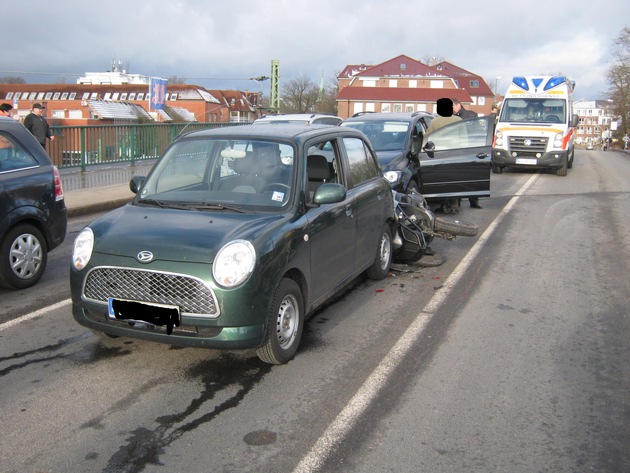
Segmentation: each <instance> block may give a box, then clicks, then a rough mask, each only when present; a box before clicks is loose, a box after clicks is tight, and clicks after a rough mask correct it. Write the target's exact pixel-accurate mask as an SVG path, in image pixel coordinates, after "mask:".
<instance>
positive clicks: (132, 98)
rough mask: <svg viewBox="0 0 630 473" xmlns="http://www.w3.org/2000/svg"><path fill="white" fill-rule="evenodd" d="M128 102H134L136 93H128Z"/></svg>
mask: <svg viewBox="0 0 630 473" xmlns="http://www.w3.org/2000/svg"><path fill="white" fill-rule="evenodd" d="M129 100H136V93H135V92H130V93H129Z"/></svg>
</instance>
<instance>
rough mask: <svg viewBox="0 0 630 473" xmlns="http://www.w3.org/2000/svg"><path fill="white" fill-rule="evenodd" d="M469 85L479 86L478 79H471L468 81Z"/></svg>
mask: <svg viewBox="0 0 630 473" xmlns="http://www.w3.org/2000/svg"><path fill="white" fill-rule="evenodd" d="M470 87H475V88H478V87H479V81H478V80H471V81H470Z"/></svg>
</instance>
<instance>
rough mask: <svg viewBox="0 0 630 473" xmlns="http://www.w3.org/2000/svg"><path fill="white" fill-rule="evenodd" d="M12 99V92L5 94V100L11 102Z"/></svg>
mask: <svg viewBox="0 0 630 473" xmlns="http://www.w3.org/2000/svg"><path fill="white" fill-rule="evenodd" d="M12 98H13V92H9V93H7V96H6V98H5V100H11V99H12Z"/></svg>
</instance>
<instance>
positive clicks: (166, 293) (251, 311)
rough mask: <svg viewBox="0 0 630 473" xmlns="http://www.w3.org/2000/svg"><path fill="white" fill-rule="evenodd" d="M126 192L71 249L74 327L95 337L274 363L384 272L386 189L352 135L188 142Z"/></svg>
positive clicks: (331, 131)
mask: <svg viewBox="0 0 630 473" xmlns="http://www.w3.org/2000/svg"><path fill="white" fill-rule="evenodd" d="M322 150H332V151H331V152H330V153H329V154H327V155H325V154H322ZM131 187H132V190H133V191H134V192H136V197H135V198H134V200H133V201H132V202H130V203H129V204H128V205H125V206H124V207H122V208H119V209H117V210H115V211H113V212H111V213H109V214H106V215H104V216H102V217H99V218H97V219H96V220H95V221H93V222H92V223H90V224H89V226H88V227H86V228H85V229H84V230H83V231H81V232H80V234H79V235H78V236H77V238H76V240H75V243H74V250H73V256H72V269H71V276H70V283H71V293H72V303H73V314H74V318H75V319H76V320H77V321H78V322H79V323H80V324H82V325H84V326H87V327H89V328H91V329H93V330H94V331H96V332H98V333H101V334H105V335H109V336H114V337H116V336H128V337H134V338H139V339H144V340H151V341H156V342H162V343H167V344H171V345H175V346H192V347H205V348H217V349H245V348H256V349H257V354H258V356H259V357H260V358H261V359H262V360H263V361H265V362H267V363H272V364H279V363H285V362H287V361H288V360H290V359H291V358H292V357H293V356H294V355H295V353H296V350H297V348H298V345H299V343H300V339H301V336H302V330H303V324H304V320H305V318H306V316H307V315H309V314H310V313H312V312H313V311H314V310H315V309H316V308H317V307H319V306H321V305H322V304H323V303H324V302H326V301H327V300H329V299H330V298H331V297H332V296H333V295H334V294H335V293H337V292H338V291H339V290H341V289H342V288H343V287H345V286H346V285H347V284H348V283H349V282H350V281H352V280H353V279H354V278H356V277H357V276H359V275H360V274H361V273H363V272H366V273H367V276H368V277H370V278H372V279H382V278H384V277H386V275H387V273H388V271H389V267H390V264H391V261H392V235H393V232H394V230H395V214H394V206H393V198H392V192H391V188H390V186H389V183H388V182H387V180H386V179H385V178H384V177H383V174H382V172H381V170H380V168H379V166H378V162H377V159H376V156H375V155H374V152H373V150H372V149H371V147H370V145H369V142H368V140H367V138H366V137H365V135H363V134H362V133H361V132H359V131H357V130H354V129H352V128H341V127H331V126H316V125H313V126H309V127H304V126H303V125H277V126H259V125H243V126H234V127H226V128H221V129H213V130H206V131H199V132H194V133H191V134H188V135H185V136H183V137H181V138H179V139H178V140H176V141H175V142H173V143H172V144H171V145H170V146H169V148H168V149H167V150H166V151H165V152H164V154H163V156H162V157H161V158H160V159H159V160H158V161H157V162H156V164H155V165H154V167H153V169H152V170H151V172H150V173H149V174H148V176H146V178H143V177H134V178H133V179H132V182H131Z"/></svg>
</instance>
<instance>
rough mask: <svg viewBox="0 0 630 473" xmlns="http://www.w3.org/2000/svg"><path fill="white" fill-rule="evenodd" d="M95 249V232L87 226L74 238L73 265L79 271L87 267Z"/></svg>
mask: <svg viewBox="0 0 630 473" xmlns="http://www.w3.org/2000/svg"><path fill="white" fill-rule="evenodd" d="M93 249H94V232H92V229H91V228H90V227H85V228H84V229H83V230H81V233H79V236H77V237H76V238H75V240H74V247H73V249H72V267H73V268H74V269H76V270H78V271H80V270H82V269H83V268H85V267H86V266H87V265H88V263H89V262H90V258H91V257H92V250H93Z"/></svg>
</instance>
